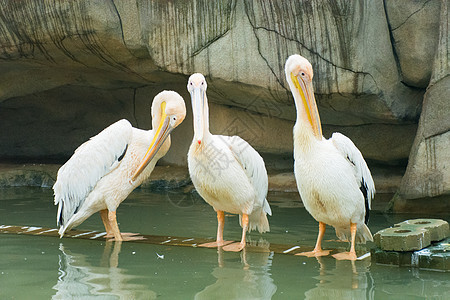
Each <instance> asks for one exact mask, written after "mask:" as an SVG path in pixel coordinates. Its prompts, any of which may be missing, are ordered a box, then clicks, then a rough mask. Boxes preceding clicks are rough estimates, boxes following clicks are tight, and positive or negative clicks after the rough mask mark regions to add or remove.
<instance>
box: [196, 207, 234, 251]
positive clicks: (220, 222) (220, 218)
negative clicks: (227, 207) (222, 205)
mask: <svg viewBox="0 0 450 300" xmlns="http://www.w3.org/2000/svg"><path fill="white" fill-rule="evenodd" d="M224 226H225V213H224V212H223V211H222V210H218V211H217V238H216V241H215V242H211V243H204V244H201V245H198V246H199V247H207V248H216V247H222V246H224V245H227V244H229V243H231V241H224V240H223V228H224Z"/></svg>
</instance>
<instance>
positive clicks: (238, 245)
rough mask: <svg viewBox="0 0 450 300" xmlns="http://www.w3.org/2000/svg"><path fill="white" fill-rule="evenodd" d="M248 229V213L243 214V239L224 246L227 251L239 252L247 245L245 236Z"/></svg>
mask: <svg viewBox="0 0 450 300" xmlns="http://www.w3.org/2000/svg"><path fill="white" fill-rule="evenodd" d="M247 230H248V215H247V214H242V239H241V242H240V243H232V244H230V245H227V246H225V247H223V250H225V251H232V252H239V251H241V250H242V249H244V247H245V244H246V242H245V236H246V233H247Z"/></svg>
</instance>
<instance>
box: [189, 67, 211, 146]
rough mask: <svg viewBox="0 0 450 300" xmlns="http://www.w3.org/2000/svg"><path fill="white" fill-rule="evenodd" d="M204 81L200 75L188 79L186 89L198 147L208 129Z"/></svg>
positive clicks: (196, 74)
mask: <svg viewBox="0 0 450 300" xmlns="http://www.w3.org/2000/svg"><path fill="white" fill-rule="evenodd" d="M206 88H207V84H206V79H205V77H204V76H203V75H202V74H200V73H195V74H192V75H191V77H189V80H188V84H187V89H188V91H189V93H190V94H191V102H192V112H193V114H194V141H197V143H198V144H199V145H201V144H202V140H203V138H204V135H205V130H207V129H208V101H207V99H206Z"/></svg>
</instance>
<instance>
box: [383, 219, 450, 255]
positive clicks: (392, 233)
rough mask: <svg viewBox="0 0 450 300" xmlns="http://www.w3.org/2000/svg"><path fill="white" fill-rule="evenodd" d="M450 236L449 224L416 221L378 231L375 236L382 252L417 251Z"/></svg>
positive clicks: (424, 220)
mask: <svg viewBox="0 0 450 300" xmlns="http://www.w3.org/2000/svg"><path fill="white" fill-rule="evenodd" d="M449 235H450V229H449V224H448V223H447V222H446V221H444V220H439V219H414V220H407V221H404V222H401V223H398V224H395V225H394V227H391V228H387V229H383V230H380V231H378V232H377V233H376V234H375V235H374V242H375V244H376V245H377V247H379V248H380V249H382V250H387V251H415V250H421V249H423V248H425V247H428V246H429V245H431V242H432V241H440V240H442V239H444V238H446V237H447V236H449Z"/></svg>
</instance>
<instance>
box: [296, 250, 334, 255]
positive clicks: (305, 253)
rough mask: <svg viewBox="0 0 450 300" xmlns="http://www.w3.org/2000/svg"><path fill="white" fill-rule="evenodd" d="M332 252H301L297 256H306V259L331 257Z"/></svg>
mask: <svg viewBox="0 0 450 300" xmlns="http://www.w3.org/2000/svg"><path fill="white" fill-rule="evenodd" d="M330 252H331V250H318V251H314V250H313V251H310V252H301V253H296V254H295V255H299V256H306V257H320V256H327V255H329V254H330Z"/></svg>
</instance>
